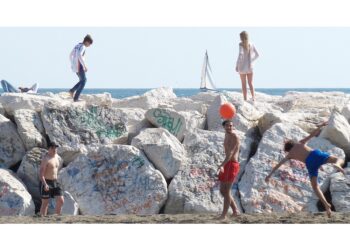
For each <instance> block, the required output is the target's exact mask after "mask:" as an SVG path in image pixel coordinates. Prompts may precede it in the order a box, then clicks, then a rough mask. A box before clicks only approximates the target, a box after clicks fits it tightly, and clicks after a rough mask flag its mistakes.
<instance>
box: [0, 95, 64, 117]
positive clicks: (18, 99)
mask: <svg viewBox="0 0 350 250" xmlns="http://www.w3.org/2000/svg"><path fill="white" fill-rule="evenodd" d="M0 103H1V104H2V105H3V107H4V109H5V110H6V113H7V114H9V115H13V114H14V111H15V110H17V109H31V110H34V111H36V112H41V110H42V109H43V107H44V106H45V104H48V103H52V104H56V105H60V106H62V105H70V104H71V101H64V100H62V99H60V98H53V97H49V96H43V95H37V94H28V93H4V94H3V95H2V96H0Z"/></svg>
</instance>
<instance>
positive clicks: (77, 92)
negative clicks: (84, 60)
mask: <svg viewBox="0 0 350 250" xmlns="http://www.w3.org/2000/svg"><path fill="white" fill-rule="evenodd" d="M77 76H78V77H79V82H78V83H77V84H75V86H74V87H73V88H72V89H70V90H69V92H72V93H74V92H75V95H74V98H73V99H74V101H75V102H76V101H78V100H79V96H80V94H81V92H82V91H83V89H84V87H85V83H86V80H87V79H86V76H85V71H84V68H83V66H81V65H79V72H78V73H77Z"/></svg>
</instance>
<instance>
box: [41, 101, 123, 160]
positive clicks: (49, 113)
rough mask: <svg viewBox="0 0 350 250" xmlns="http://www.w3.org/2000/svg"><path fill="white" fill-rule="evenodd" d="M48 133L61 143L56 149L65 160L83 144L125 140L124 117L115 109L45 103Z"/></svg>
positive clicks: (80, 148) (82, 147)
mask: <svg viewBox="0 0 350 250" xmlns="http://www.w3.org/2000/svg"><path fill="white" fill-rule="evenodd" d="M41 117H42V121H43V124H44V127H45V130H46V133H47V135H48V136H49V138H50V140H51V141H55V142H56V143H58V144H59V145H60V147H59V149H58V153H59V154H60V155H61V157H62V158H63V160H64V163H65V164H67V163H69V162H70V161H72V160H73V159H74V158H75V157H76V156H77V155H79V154H80V153H84V152H86V145H91V144H117V143H126V142H127V139H128V129H127V117H126V116H125V114H124V112H122V111H121V110H118V109H113V108H107V107H100V106H88V107H75V106H71V107H64V108H61V107H56V106H54V107H52V106H47V107H45V108H44V110H43V112H42V113H41Z"/></svg>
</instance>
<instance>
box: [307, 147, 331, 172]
mask: <svg viewBox="0 0 350 250" xmlns="http://www.w3.org/2000/svg"><path fill="white" fill-rule="evenodd" d="M329 156H330V154H328V153H326V152H322V151H321V150H318V149H315V150H313V151H311V152H310V154H309V155H308V157H307V158H306V160H305V164H306V168H307V171H308V172H309V176H310V179H311V178H312V177H313V176H316V177H317V176H318V169H319V168H320V167H321V166H322V165H323V164H325V163H326V162H327V160H328V158H329Z"/></svg>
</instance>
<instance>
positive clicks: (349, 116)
mask: <svg viewBox="0 0 350 250" xmlns="http://www.w3.org/2000/svg"><path fill="white" fill-rule="evenodd" d="M0 110H1V107H0ZM341 114H342V115H343V116H344V117H345V118H346V120H347V121H348V122H350V102H348V103H346V104H345V105H344V107H343V108H342V110H341Z"/></svg>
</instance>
